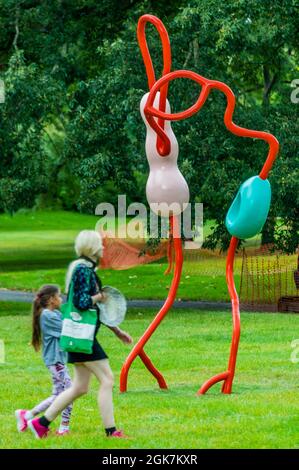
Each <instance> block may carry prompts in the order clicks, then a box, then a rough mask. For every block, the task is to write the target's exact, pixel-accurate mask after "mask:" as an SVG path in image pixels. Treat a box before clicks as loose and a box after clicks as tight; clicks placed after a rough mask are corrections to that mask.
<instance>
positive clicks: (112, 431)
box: [29, 230, 133, 439]
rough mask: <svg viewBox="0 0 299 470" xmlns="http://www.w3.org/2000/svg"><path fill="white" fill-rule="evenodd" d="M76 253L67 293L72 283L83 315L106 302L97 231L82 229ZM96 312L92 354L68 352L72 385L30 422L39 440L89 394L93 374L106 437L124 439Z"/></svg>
mask: <svg viewBox="0 0 299 470" xmlns="http://www.w3.org/2000/svg"><path fill="white" fill-rule="evenodd" d="M75 250H76V253H77V255H78V258H79V259H77V260H75V261H74V262H73V263H71V265H70V267H69V270H68V273H67V282H66V284H67V285H66V290H67V291H69V287H70V284H71V283H72V284H73V303H74V305H75V307H76V308H78V309H79V310H81V311H82V315H84V310H88V309H89V308H91V307H92V306H94V308H97V303H98V302H103V301H105V298H104V295H103V293H102V292H101V288H102V284H101V280H100V279H99V277H98V276H97V274H96V272H95V270H96V267H97V266H98V263H99V260H100V258H101V256H102V250H103V246H102V239H101V236H100V234H99V233H98V232H96V231H94V230H83V231H82V232H80V233H79V235H78V237H77V239H76V244H75ZM97 313H98V322H97V328H96V331H95V335H94V340H93V347H92V353H91V354H83V353H69V358H68V361H69V362H71V363H73V364H74V372H75V376H74V382H73V385H72V386H71V388H69V389H68V390H66V391H64V392H63V393H61V394H60V395H59V396H58V397H57V398H56V400H55V401H54V402H53V403H52V405H51V406H50V407H49V408H48V409H47V411H46V413H45V414H44V416H42V417H41V418H34V419H33V420H32V421H30V422H29V427H30V429H31V430H32V432H33V433H34V434H35V436H36V437H37V438H39V439H40V438H42V437H46V436H47V434H48V430H49V425H50V423H51V422H52V421H54V419H55V418H56V416H57V415H58V414H59V413H60V412H61V411H62V410H63V409H64V408H65V407H67V406H68V405H69V404H70V403H71V402H72V401H73V400H76V399H77V398H79V397H80V396H82V395H84V394H85V393H87V391H88V386H89V382H90V379H91V376H92V375H94V376H95V377H96V378H97V380H98V381H99V382H100V389H99V394H98V405H99V411H100V414H101V417H102V420H103V424H104V428H105V432H106V435H107V436H108V437H116V438H122V437H125V435H124V434H123V432H122V431H121V430H118V429H117V428H116V425H115V420H114V412H113V400H112V390H113V373H112V370H111V368H110V364H109V360H108V356H107V354H106V353H105V351H104V349H103V348H102V346H101V345H100V344H99V342H98V341H97V338H96V335H97V332H98V330H99V328H100V325H101V322H100V320H99V310H98V308H97ZM109 328H110V329H111V330H112V331H113V332H114V334H115V335H116V336H117V337H118V338H119V339H120V340H121V341H122V342H124V343H126V344H130V343H132V341H133V340H132V338H131V337H130V335H129V334H128V333H126V332H125V331H122V330H121V329H120V328H118V327H109Z"/></svg>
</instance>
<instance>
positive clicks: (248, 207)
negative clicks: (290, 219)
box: [225, 176, 271, 239]
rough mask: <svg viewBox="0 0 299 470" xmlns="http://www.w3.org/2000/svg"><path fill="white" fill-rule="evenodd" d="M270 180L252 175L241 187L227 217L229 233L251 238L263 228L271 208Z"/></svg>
mask: <svg viewBox="0 0 299 470" xmlns="http://www.w3.org/2000/svg"><path fill="white" fill-rule="evenodd" d="M270 202H271V186H270V183H269V181H268V180H267V179H266V180H263V179H262V178H260V177H259V176H252V177H251V178H249V179H248V180H246V181H245V182H244V183H243V184H242V185H241V186H240V188H239V191H238V193H237V195H236V197H235V199H234V200H233V202H232V205H231V206H230V208H229V210H228V213H227V215H226V218H225V225H226V228H227V230H228V231H229V233H230V234H231V235H232V236H234V237H237V238H242V239H244V238H251V237H254V236H255V235H257V234H258V233H259V232H260V231H261V230H262V228H263V226H264V224H265V222H266V219H267V216H268V213H269V209H270Z"/></svg>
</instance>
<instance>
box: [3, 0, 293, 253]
mask: <svg viewBox="0 0 299 470" xmlns="http://www.w3.org/2000/svg"><path fill="white" fill-rule="evenodd" d="M296 3H297V2H296V0H273V1H272V2H260V1H259V0H238V1H234V0H228V1H227V2H223V1H220V0H188V1H187V0H182V1H180V2H179V1H172V2H167V3H165V2H162V1H155V2H150V1H147V0H144V1H129V0H126V1H122V2H117V1H116V0H106V1H101V2H97V1H96V0H76V1H73V2H71V1H67V0H42V1H37V0H5V1H4V0H1V1H0V25H1V31H2V34H1V38H0V62H1V70H0V78H2V79H3V80H4V82H5V85H6V101H5V103H4V104H1V105H0V120H1V123H0V159H1V165H0V210H2V211H3V210H6V211H10V212H13V211H15V210H17V209H18V208H20V207H24V206H32V205H33V204H36V203H37V204H38V205H47V206H49V205H60V206H62V207H63V208H66V209H79V210H80V211H83V212H89V213H92V212H93V211H94V210H95V207H96V205H97V204H98V203H99V202H101V201H107V200H108V201H110V202H115V201H116V195H117V194H119V193H126V194H127V197H128V200H129V201H130V200H142V201H144V197H145V196H144V186H145V181H146V173H147V162H146V158H145V154H144V126H143V123H142V121H141V119H140V115H139V101H140V98H141V97H142V95H143V94H144V93H145V92H146V91H147V81H146V75H145V71H144V67H143V63H142V60H141V56H140V53H139V49H138V44H137V41H136V33H135V31H136V25H137V21H138V18H139V16H140V15H142V14H144V13H152V14H156V15H157V16H159V17H160V18H161V19H162V20H163V21H164V23H165V25H166V27H167V29H168V31H169V35H170V39H171V44H172V52H173V68H174V69H181V68H188V69H191V70H194V71H196V72H198V73H200V74H202V75H204V76H206V77H208V78H212V79H217V80H221V81H224V82H225V83H227V84H228V85H229V86H230V87H231V88H232V90H233V91H234V93H235V95H236V98H237V107H236V112H235V116H234V121H235V122H236V123H237V124H240V125H243V126H245V127H249V128H252V129H259V130H266V131H269V132H272V133H273V134H274V135H276V136H277V138H278V139H279V141H280V143H281V151H280V154H279V158H278V160H277V163H276V164H275V167H274V169H273V172H272V173H271V176H270V180H271V183H272V188H273V199H272V207H271V213H270V216H269V219H268V222H267V224H266V226H265V228H264V231H263V241H264V242H267V241H270V242H271V241H273V240H274V239H275V241H276V244H277V246H279V247H280V248H283V249H284V250H285V251H287V252H293V251H294V250H295V248H296V247H297V245H298V229H299V178H298V176H299V173H298V163H299V156H298V140H299V139H298V107H299V105H298V104H295V103H292V102H291V99H290V96H291V92H292V88H291V82H292V81H293V80H294V79H297V78H299V69H298V50H299V48H298V19H299V8H298V5H296ZM148 32H149V33H150V34H149V35H148V36H149V45H150V50H151V53H152V56H153V60H154V63H155V66H156V69H157V76H159V73H160V72H159V71H160V70H161V47H160V44H159V41H158V35H157V33H156V32H155V31H154V29H153V28H151V27H150V26H149V27H148ZM197 96H198V88H197V87H196V86H195V85H194V84H192V83H189V82H187V81H184V80H180V81H177V82H175V83H173V84H172V85H171V86H170V91H169V99H170V102H171V105H172V109H173V110H176V111H178V110H182V109H186V108H187V107H189V106H190V105H191V104H193V103H194V102H195V101H196V98H197ZM224 110H225V98H224V97H223V96H222V95H221V94H220V93H219V92H213V93H212V94H211V96H210V98H209V100H208V102H207V103H206V105H205V106H204V108H203V109H202V110H201V111H200V113H199V114H198V115H196V116H194V117H193V118H191V119H189V120H185V121H183V122H178V123H175V124H174V125H173V127H174V129H175V132H176V134H177V137H178V141H179V144H180V168H181V169H182V171H183V173H184V175H185V177H186V179H187V180H188V183H189V185H190V189H191V197H192V201H201V202H203V203H204V216H205V218H207V219H213V220H215V230H214V232H213V233H212V234H211V236H210V237H209V239H208V240H207V244H208V245H209V246H211V247H214V246H215V245H216V243H219V241H220V242H221V244H222V246H223V247H225V246H226V245H227V242H228V235H227V232H226V230H225V228H224V222H223V221H224V217H225V214H226V211H227V209H228V207H229V205H230V203H231V201H232V199H233V197H234V195H235V193H236V191H237V188H238V186H239V185H240V184H241V183H242V181H244V180H245V179H246V178H248V177H250V176H252V175H253V174H257V173H258V172H259V171H260V168H261V166H262V164H263V162H264V160H265V158H266V155H267V151H268V148H267V146H266V144H265V143H263V142H257V141H254V140H252V139H244V138H238V137H236V136H233V135H231V134H230V133H228V132H227V130H226V129H225V127H224V125H223V113H224ZM36 195H39V198H38V199H37V200H36V198H35V196H36ZM276 220H278V221H279V223H275V221H276Z"/></svg>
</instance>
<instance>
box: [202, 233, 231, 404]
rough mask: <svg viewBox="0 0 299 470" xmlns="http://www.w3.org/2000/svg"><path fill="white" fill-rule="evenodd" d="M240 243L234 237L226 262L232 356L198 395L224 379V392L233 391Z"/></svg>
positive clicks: (203, 386)
mask: <svg viewBox="0 0 299 470" xmlns="http://www.w3.org/2000/svg"><path fill="white" fill-rule="evenodd" d="M237 245H238V238H236V237H232V238H231V241H230V246H229V250H228V254H227V262H226V282H227V286H228V291H229V295H230V298H231V304H232V317H233V334H232V343H231V349H230V357H229V362H228V370H227V371H226V372H223V373H221V374H217V375H215V376H214V377H212V378H211V379H209V380H207V381H206V382H205V383H204V384H203V385H202V386H201V388H200V389H199V391H198V392H197V394H198V395H203V394H204V393H206V392H207V391H208V390H209V388H211V387H212V386H213V385H214V384H216V383H218V382H221V381H224V383H223V386H222V393H231V391H232V384H233V380H234V375H235V369H236V362H237V354H238V347H239V340H240V309H239V298H238V294H237V291H236V288H235V283H234V259H235V252H236V248H237Z"/></svg>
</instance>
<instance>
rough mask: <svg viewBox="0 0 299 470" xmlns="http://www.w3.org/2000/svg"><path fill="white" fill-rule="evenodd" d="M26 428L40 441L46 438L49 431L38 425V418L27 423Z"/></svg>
mask: <svg viewBox="0 0 299 470" xmlns="http://www.w3.org/2000/svg"><path fill="white" fill-rule="evenodd" d="M28 427H29V428H30V429H31V431H32V432H33V434H34V435H35V437H36V439H42V438H43V437H47V435H48V432H49V431H50V429H49V428H47V427H46V426H42V425H41V424H40V423H39V419H38V418H34V419H32V420H31V421H28Z"/></svg>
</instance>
